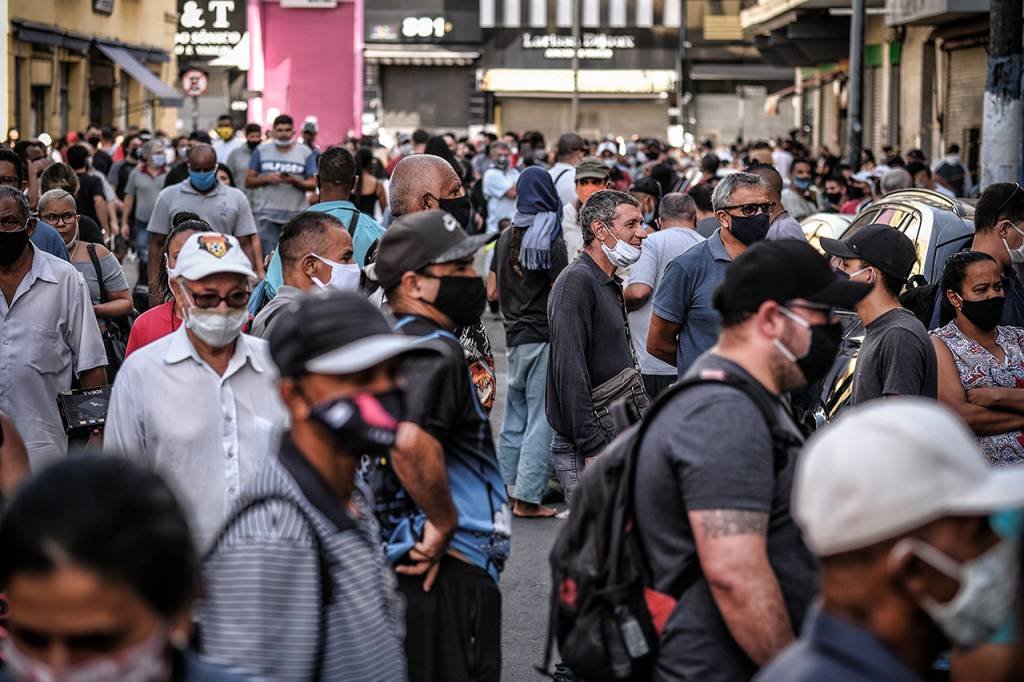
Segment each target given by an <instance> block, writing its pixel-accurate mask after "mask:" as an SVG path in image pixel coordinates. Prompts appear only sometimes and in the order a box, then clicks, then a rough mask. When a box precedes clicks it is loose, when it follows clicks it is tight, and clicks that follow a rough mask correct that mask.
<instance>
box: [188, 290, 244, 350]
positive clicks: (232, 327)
mask: <svg viewBox="0 0 1024 682" xmlns="http://www.w3.org/2000/svg"><path fill="white" fill-rule="evenodd" d="M185 296H186V301H185V303H186V309H187V311H188V312H187V314H186V316H185V326H186V327H187V328H188V330H189V331H191V332H192V333H193V334H195V335H196V336H198V337H199V339H200V340H201V341H202V342H203V343H206V344H208V345H210V346H212V347H213V348H223V347H224V346H226V345H228V344H229V343H231V342H232V341H234V340H235V339H237V338H238V335H239V334H241V333H242V325H243V324H245V320H246V319H247V318H248V316H249V311H248V310H246V309H245V308H242V309H241V310H234V309H232V310H229V311H228V312H226V313H222V312H220V311H217V310H204V309H202V308H197V307H196V306H195V304H194V303H193V302H192V301H191V300H188V298H187V297H188V293H186V294H185Z"/></svg>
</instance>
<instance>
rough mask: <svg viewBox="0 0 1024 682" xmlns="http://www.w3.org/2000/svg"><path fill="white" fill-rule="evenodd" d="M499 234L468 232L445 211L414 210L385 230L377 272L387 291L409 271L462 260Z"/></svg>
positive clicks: (378, 255) (381, 283) (378, 279)
mask: <svg viewBox="0 0 1024 682" xmlns="http://www.w3.org/2000/svg"><path fill="white" fill-rule="evenodd" d="M497 238H498V235H497V234H475V235H473V236H472V237H471V236H469V235H467V234H466V232H465V230H463V229H462V228H461V227H459V223H458V221H456V220H455V218H453V217H452V216H451V214H449V213H446V212H444V211H439V210H436V209H435V210H433V211H420V212H418V213H411V214H409V215H407V216H403V217H401V218H399V219H398V220H396V221H395V223H394V224H393V225H391V227H389V228H388V229H387V230H385V231H384V236H383V237H381V240H380V247H379V248H378V250H377V264H376V268H375V275H376V277H377V281H379V282H380V285H381V286H382V287H383V288H384V290H385V291H387V290H388V289H391V288H392V287H394V286H395V285H396V284H398V283H399V282H400V281H402V275H404V274H405V273H407V272H409V271H413V272H415V271H417V270H419V269H420V268H423V267H426V266H428V265H433V264H435V263H451V262H454V261H457V260H462V259H463V258H466V257H468V256H472V255H473V254H474V253H476V252H477V251H479V250H480V249H482V248H483V247H484V246H485V245H487V244H489V243H490V242H492V241H494V240H495V239H497Z"/></svg>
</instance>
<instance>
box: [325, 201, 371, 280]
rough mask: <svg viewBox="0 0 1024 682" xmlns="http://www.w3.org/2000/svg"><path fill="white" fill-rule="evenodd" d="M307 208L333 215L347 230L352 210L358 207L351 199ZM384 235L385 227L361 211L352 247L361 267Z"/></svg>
mask: <svg viewBox="0 0 1024 682" xmlns="http://www.w3.org/2000/svg"><path fill="white" fill-rule="evenodd" d="M306 210H307V211H316V212H318V213H327V214H329V215H332V216H334V217H335V218H337V219H338V220H340V221H341V224H342V225H344V226H345V229H346V230H347V229H348V224H349V221H351V220H352V211H354V210H356V207H355V204H353V203H352V202H351V201H321V202H320V203H319V204H313V205H312V206H310V207H309V208H308V209H306ZM382 236H384V228H383V227H381V226H380V225H379V224H377V221H376V220H374V219H373V218H372V217H371V216H368V215H366V214H365V213H360V214H359V222H357V223H356V231H355V234H354V235H352V249H353V250H354V251H355V261H356V263H357V264H358V265H359V267H363V266H364V265H366V252H367V251H369V250H370V246H371V245H372V244H373V243H374V242H375V241H377V240H378V239H380V238H381V237H382Z"/></svg>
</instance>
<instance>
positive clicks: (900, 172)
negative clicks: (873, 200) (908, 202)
mask: <svg viewBox="0 0 1024 682" xmlns="http://www.w3.org/2000/svg"><path fill="white" fill-rule="evenodd" d="M913 186H914V178H912V177H910V173H909V172H908V171H907V170H906V169H905V168H893V169H892V170H891V171H889V172H888V173H886V174H885V175H883V176H882V196H885V195H886V194H889V193H890V192H895V191H896V190H899V189H909V188H910V187H913Z"/></svg>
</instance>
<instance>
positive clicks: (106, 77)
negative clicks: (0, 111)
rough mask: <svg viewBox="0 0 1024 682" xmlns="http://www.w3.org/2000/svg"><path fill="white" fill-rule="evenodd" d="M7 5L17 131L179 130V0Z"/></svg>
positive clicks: (10, 107)
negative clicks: (96, 126)
mask: <svg viewBox="0 0 1024 682" xmlns="http://www.w3.org/2000/svg"><path fill="white" fill-rule="evenodd" d="M6 4H7V12H8V17H7V18H8V33H7V45H6V46H5V47H6V50H7V81H6V84H7V92H6V95H7V97H6V107H7V121H8V125H9V126H12V127H15V128H17V129H18V130H19V131H21V133H22V135H23V136H26V137H34V136H36V135H39V134H40V133H44V132H45V133H49V134H50V135H51V136H52V137H53V138H55V139H56V138H57V137H59V136H60V135H63V134H65V133H67V132H68V131H72V130H77V131H81V130H84V129H85V127H86V126H87V125H88V124H89V123H97V124H100V125H103V126H117V127H119V128H121V129H124V128H126V127H128V126H131V125H137V126H140V127H145V128H149V129H150V130H165V131H168V132H171V131H174V130H175V129H176V127H177V118H178V112H177V107H178V106H179V105H180V104H181V101H182V97H181V94H180V93H179V91H178V89H177V86H176V85H172V84H175V83H176V82H177V78H178V71H177V62H176V59H175V56H174V34H175V28H176V25H177V3H176V0H89V1H88V2H86V1H85V0H83V1H81V2H62V1H60V0H8V1H7V3H6Z"/></svg>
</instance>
